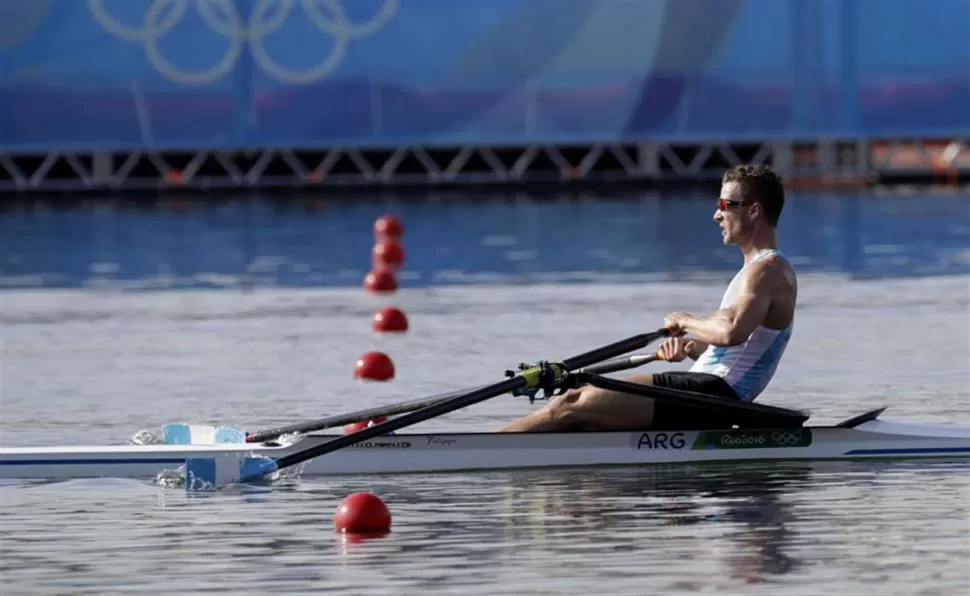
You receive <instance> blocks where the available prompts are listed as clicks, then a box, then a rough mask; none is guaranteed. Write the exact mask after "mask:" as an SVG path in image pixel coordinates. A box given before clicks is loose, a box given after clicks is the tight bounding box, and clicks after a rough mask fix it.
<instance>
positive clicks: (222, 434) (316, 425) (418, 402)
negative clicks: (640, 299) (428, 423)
mask: <svg viewBox="0 0 970 596" xmlns="http://www.w3.org/2000/svg"><path fill="white" fill-rule="evenodd" d="M658 359H660V354H659V353H657V354H650V355H645V354H634V355H633V356H625V357H623V358H617V359H615V360H610V361H608V362H602V363H599V364H594V365H592V366H588V367H586V368H584V369H582V372H591V373H596V374H600V375H605V374H607V373H611V372H616V371H620V370H626V369H629V368H636V367H638V366H643V365H644V364H649V363H651V362H653V361H655V360H658ZM481 388H482V387H481V386H480V387H475V388H474V389H462V390H459V391H451V392H448V393H442V394H439V395H432V396H430V397H422V398H420V399H415V400H411V401H406V402H401V403H396V404H389V405H386V406H376V407H373V408H368V409H366V410H358V411H356V412H351V413H349V414H339V415H337V416H330V417H328V418H322V419H319V420H312V421H309V422H300V423H297V424H291V425H289V426H280V427H277V428H270V429H266V430H257V431H253V432H248V433H247V432H246V431H244V430H239V429H235V428H230V427H227V426H219V427H213V426H208V425H203V424H185V423H181V422H179V423H172V424H163V425H162V443H164V444H167V445H189V444H197V445H198V444H205V445H211V444H214V443H262V442H265V441H272V440H274V439H278V438H279V437H281V436H283V435H288V434H292V433H300V434H303V433H308V432H314V431H318V430H325V429H328V428H334V427H337V426H343V425H345V424H354V423H356V422H363V421H365V420H371V419H374V418H386V417H390V416H397V415H398V414H407V413H408V412H414V411H415V410H420V409H421V408H425V407H427V406H432V405H434V404H437V403H440V402H442V401H446V400H449V399H452V398H454V397H457V396H459V395H462V394H464V393H467V392H469V391H473V390H475V389H481Z"/></svg>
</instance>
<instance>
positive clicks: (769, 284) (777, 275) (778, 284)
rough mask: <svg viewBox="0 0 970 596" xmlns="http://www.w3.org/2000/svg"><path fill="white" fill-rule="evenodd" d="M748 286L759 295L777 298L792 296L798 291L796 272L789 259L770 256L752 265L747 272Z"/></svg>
mask: <svg viewBox="0 0 970 596" xmlns="http://www.w3.org/2000/svg"><path fill="white" fill-rule="evenodd" d="M745 277H746V278H747V279H746V284H745V285H746V286H748V288H749V291H752V292H754V293H757V294H770V295H772V296H775V297H781V296H786V295H791V294H793V293H794V292H795V291H796V287H797V286H796V284H797V281H796V279H795V270H794V269H793V268H792V266H791V264H790V263H789V262H788V260H787V259H785V258H784V257H782V256H780V255H770V256H768V257H765V258H763V259H761V260H759V261H758V262H756V263H752V264H751V267H748V268H747V271H745Z"/></svg>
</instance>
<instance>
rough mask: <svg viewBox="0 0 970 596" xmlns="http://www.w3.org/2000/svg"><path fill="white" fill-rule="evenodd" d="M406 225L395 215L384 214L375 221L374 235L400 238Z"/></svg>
mask: <svg viewBox="0 0 970 596" xmlns="http://www.w3.org/2000/svg"><path fill="white" fill-rule="evenodd" d="M403 233H404V226H402V225H401V222H399V221H398V220H397V218H396V217H394V216H393V215H382V216H380V217H378V218H377V221H375V222H374V235H375V236H377V237H378V238H400V237H401V234H403Z"/></svg>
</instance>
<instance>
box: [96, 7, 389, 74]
mask: <svg viewBox="0 0 970 596" xmlns="http://www.w3.org/2000/svg"><path fill="white" fill-rule="evenodd" d="M298 1H299V4H300V6H301V7H302V8H303V12H304V14H305V15H306V18H307V21H308V22H309V23H310V24H311V25H313V26H314V27H315V28H316V29H317V30H319V31H320V32H321V33H323V34H325V35H328V36H329V37H330V38H331V42H332V47H331V49H330V53H329V55H327V57H325V58H324V59H323V60H321V61H320V62H319V63H318V64H317V65H316V66H313V67H310V68H307V69H302V70H300V69H290V68H286V67H284V66H282V65H281V64H280V63H279V62H277V61H276V60H275V59H274V58H273V57H271V56H270V55H269V52H268V51H267V50H266V47H265V46H264V41H265V40H266V38H268V37H269V36H271V35H273V34H275V33H277V32H279V31H280V29H282V27H283V25H284V23H285V22H286V21H287V19H288V18H289V17H290V13H292V12H293V11H294V5H295V4H296V3H297V2H298ZM191 2H194V4H195V8H196V10H197V12H198V13H199V16H200V17H201V18H202V21H203V22H205V24H206V25H207V26H208V27H209V29H211V30H212V31H213V32H214V33H215V34H217V35H220V36H222V37H225V38H227V39H228V40H229V46H228V47H227V48H226V51H225V54H223V56H222V58H221V59H219V60H218V61H217V62H216V63H215V64H213V65H212V66H211V67H209V68H207V69H204V70H197V71H190V70H184V69H181V68H179V67H178V66H176V65H175V64H172V62H171V61H170V60H169V59H168V58H166V57H165V56H164V55H162V51H161V49H160V47H159V43H160V41H161V40H162V39H163V38H164V37H165V36H166V35H167V34H169V33H170V32H171V31H172V29H174V28H175V27H176V25H178V24H179V23H180V22H181V21H182V19H183V18H184V17H185V15H186V13H187V12H188V10H189V4H190V3H191ZM341 2H342V0H256V1H255V3H254V4H253V9H252V13H251V14H250V15H249V18H248V22H247V19H246V18H245V16H244V15H242V14H240V11H239V9H238V8H237V6H236V2H235V1H234V0H151V2H150V4H149V5H148V10H146V11H145V16H144V18H143V19H142V24H141V26H139V27H132V26H129V25H126V24H124V23H121V22H119V21H118V20H117V19H116V18H115V17H114V16H112V15H111V13H110V12H109V11H108V10H107V9H106V8H105V6H104V0H88V7H89V8H90V10H91V14H92V16H94V20H95V21H97V23H98V24H99V25H101V27H103V28H104V30H105V31H107V32H109V33H111V34H112V35H114V36H115V37H117V38H118V39H122V40H125V41H132V42H137V43H140V44H142V45H143V46H144V50H145V57H146V58H148V61H149V62H150V63H151V64H152V66H153V67H154V68H155V70H157V71H158V72H159V73H160V74H161V75H162V76H164V77H165V78H166V79H168V80H170V81H172V82H174V83H181V84H183V85H206V84H208V83H212V82H214V81H217V80H219V79H221V78H223V77H225V76H226V75H228V74H229V73H231V72H232V69H233V68H234V67H235V66H236V64H237V63H238V61H239V57H240V56H241V55H242V52H243V49H244V46H245V45H246V44H247V43H248V45H249V49H250V52H251V53H252V56H253V59H254V61H255V62H256V64H258V65H259V67H260V68H262V69H263V71H264V72H266V73H267V74H269V75H270V76H272V77H274V78H275V79H277V80H278V81H281V82H284V83H292V84H307V83H312V82H316V81H319V80H321V79H323V78H325V77H327V76H328V75H329V74H330V73H331V72H333V71H334V69H335V68H336V67H337V66H338V65H339V64H340V63H341V62H342V61H343V59H344V57H345V56H346V54H347V48H348V46H349V45H350V42H351V41H352V40H355V39H360V38H363V37H367V36H370V35H373V34H374V33H376V32H377V31H379V30H380V29H381V28H382V27H384V25H386V24H387V23H388V22H389V21H390V20H391V18H393V17H394V15H395V13H396V12H397V8H398V0H381V7H380V10H378V11H377V14H376V15H374V16H373V17H372V18H370V19H369V20H367V21H364V22H361V23H353V22H351V21H350V19H349V18H348V17H347V13H346V11H345V10H344V8H343V5H342V4H341Z"/></svg>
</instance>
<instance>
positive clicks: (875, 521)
mask: <svg viewBox="0 0 970 596" xmlns="http://www.w3.org/2000/svg"><path fill="white" fill-rule="evenodd" d="M801 199H802V200H800V201H795V202H793V204H792V210H791V214H797V215H798V217H792V221H791V222H789V224H788V228H786V229H785V230H784V233H786V234H788V237H789V238H791V241H790V243H789V242H786V243H785V246H783V248H785V249H787V251H788V253H789V254H790V255H791V256H792V258H793V259H795V260H796V262H798V263H799V264H800V270H801V271H802V272H803V277H802V289H801V290H802V296H801V301H800V302H801V304H800V312H799V315H798V322H797V329H796V334H795V338H794V340H793V343H792V345H791V347H790V349H789V353H788V355H787V356H786V361H785V363H784V364H783V366H782V368H781V370H780V371H779V373H778V375H777V376H776V380H775V382H774V383H773V385H772V387H770V388H769V391H768V392H767V393H766V394H765V395H764V396H763V397H762V398H761V401H763V402H764V403H772V404H778V405H783V406H790V407H798V408H807V409H809V410H811V411H812V412H813V422H814V423H818V424H825V423H831V422H834V421H837V420H839V419H842V418H845V417H848V416H851V415H853V414H856V413H859V412H862V411H864V410H866V409H869V408H872V407H877V406H881V405H889V406H890V408H889V410H888V411H887V414H886V415H887V417H892V418H900V419H912V420H919V421H930V422H943V423H951V422H960V423H964V424H970V401H968V399H967V398H968V397H970V270H968V268H970V256H968V252H970V211H968V203H967V202H966V197H963V198H962V199H961V198H960V197H947V196H936V197H934V196H926V197H906V198H890V197H882V198H875V197H846V196H833V197H801ZM388 210H390V211H394V212H395V213H398V214H399V215H401V217H402V220H403V221H404V223H405V225H406V226H407V232H406V236H405V248H406V249H407V250H408V271H407V272H406V274H405V275H404V285H405V288H406V289H404V290H403V291H401V292H399V293H397V294H396V295H394V296H393V297H385V298H381V297H375V296H372V295H368V294H366V293H365V292H363V291H362V290H361V289H359V287H358V285H359V282H360V278H361V276H362V275H363V272H364V271H366V268H367V266H368V260H369V248H370V243H371V237H370V224H371V222H372V221H373V219H374V217H376V216H377V215H378V214H380V213H382V212H384V211H388ZM710 215H711V213H710V209H709V201H708V202H702V201H691V200H682V201H664V200H661V199H658V198H656V197H646V198H644V199H642V200H632V201H630V200H628V201H622V202H621V201H617V202H605V203H593V202H558V203H540V204H536V203H522V202H513V203H510V204H504V203H494V202H493V203H488V204H485V205H479V206H475V205H474V204H471V203H461V204H449V205H447V206H440V207H435V206H433V205H429V204H417V205H403V204H397V205H359V206H344V205H337V204H326V203H323V204H317V205H315V206H313V208H312V210H309V211H308V210H307V207H306V206H304V208H301V209H291V208H285V207H280V206H271V205H270V206H267V205H265V204H259V203H245V204H238V203H230V204H224V205H221V206H209V207H206V208H199V207H184V206H183V207H178V206H174V207H173V206H172V205H167V206H155V207H152V208H150V209H143V210H140V211H136V210H134V209H127V210H120V211H119V210H117V209H114V208H111V207H106V206H101V207H97V208H94V207H86V208H84V209H77V210H57V209H48V208H41V209H38V210H35V211H34V212H32V213H27V212H24V211H23V210H20V211H16V212H15V211H8V212H7V213H5V214H3V216H2V217H0V224H2V228H0V234H2V238H3V242H4V244H3V252H2V254H0V259H2V260H0V279H2V280H3V282H4V283H5V284H6V285H7V286H9V287H10V289H7V290H5V291H4V292H2V293H0V324H2V337H0V338H2V342H3V343H2V350H0V354H2V359H3V360H2V368H0V370H2V373H3V377H2V393H0V396H2V401H0V433H2V435H0V442H2V444H3V445H25V444H33V445H40V444H69V443H80V442H86V443H98V442H112V443H123V442H125V441H127V439H128V438H129V437H130V435H131V434H132V433H133V432H134V431H136V430H138V429H140V428H150V427H157V425H159V424H161V423H163V422H168V421H174V420H193V421H209V422H220V423H226V424H233V425H238V426H244V427H259V428H262V427H266V426H272V425H275V424H279V423H287V422H293V421H296V420H300V419H303V418H306V417H317V416H320V415H325V414H328V413H337V412H342V411H349V410H354V409H358V408H360V407H366V406H371V405H376V404H380V403H388V402H392V401H397V400H403V399H411V398H414V397H417V396H420V395H425V394H432V393H438V392H440V391H445V390H449V389H453V388H460V387H466V386H473V385H477V384H479V383H483V382H486V383H487V382H490V381H493V380H497V379H500V378H501V376H502V371H504V370H505V369H506V368H509V367H510V366H514V365H515V364H517V363H518V362H520V361H526V360H536V359H539V358H545V357H564V356H570V355H573V354H575V353H579V352H582V351H585V350H587V349H590V348H593V347H596V346H598V345H601V344H604V343H608V342H611V341H615V340H617V339H621V338H623V337H627V336H629V335H632V334H634V333H638V332H641V331H643V330H644V329H652V328H654V327H656V326H658V325H659V324H660V322H661V321H662V317H663V315H664V314H665V313H667V312H668V311H670V310H675V309H676V310H693V311H705V310H709V309H710V308H712V307H713V306H714V305H715V304H716V302H717V300H718V299H719V298H720V294H721V292H722V291H723V287H724V284H725V283H726V281H727V279H728V278H729V277H730V275H731V274H732V272H733V268H734V267H735V266H736V264H737V256H736V254H735V253H734V252H733V250H732V249H723V248H721V247H719V246H718V244H717V241H718V239H717V237H716V230H715V229H714V228H713V224H711V223H710V220H709V218H710ZM796 223H797V224H798V225H796ZM553 225H555V226H559V225H562V226H563V227H561V228H559V229H557V230H555V231H550V230H548V229H547V227H548V226H553ZM604 230H609V232H604ZM562 280H573V281H577V280H578V281H581V282H587V283H572V284H563V283H553V282H554V281H562ZM591 281H595V282H596V283H588V282H591ZM446 282H447V285H446ZM472 282H475V283H474V284H472ZM470 284H471V285H470ZM160 286H162V287H166V288H168V289H166V290H165V291H131V290H130V288H145V287H160ZM125 288H127V290H126V289H125ZM391 303H393V304H396V305H398V306H400V307H402V308H403V309H404V310H405V311H406V312H407V313H408V315H409V316H410V318H411V324H412V330H411V331H410V332H409V333H408V334H406V335H404V336H400V337H382V336H376V335H373V334H372V333H371V332H370V318H371V315H372V314H373V312H374V310H375V309H376V308H377V307H378V306H380V305H384V304H391ZM374 349H381V350H385V351H387V352H388V353H389V354H390V355H391V357H392V358H393V359H394V362H395V364H396V365H397V369H398V375H397V378H396V379H395V380H393V381H391V382H389V383H383V384H373V383H372V384H360V383H356V382H354V381H353V379H352V378H351V370H352V366H353V362H354V360H355V359H356V357H357V356H358V355H359V354H360V353H362V352H365V351H368V350H374ZM678 368H680V366H678ZM532 407H533V406H530V405H529V404H528V402H526V401H523V400H517V399H514V398H508V397H505V398H497V399H495V400H491V401H489V402H485V403H484V404H480V405H477V406H474V407H472V408H469V409H467V410H463V411H459V412H456V413H453V414H451V415H449V416H447V417H445V418H442V419H439V420H434V421H429V422H426V423H424V424H422V425H419V426H418V427H415V429H416V430H417V429H422V428H424V429H434V428H436V429H451V430H461V429H478V430H481V429H488V428H493V427H496V426H499V425H500V424H502V423H504V422H505V421H507V420H509V419H510V418H512V417H514V416H518V415H521V414H523V413H525V412H527V411H529V410H530V409H531V408H532ZM356 490H373V491H375V492H377V493H378V494H380V495H381V496H382V497H383V498H384V499H385V501H386V502H387V503H388V505H389V507H390V508H391V511H392V514H393V516H394V529H393V531H392V532H391V534H389V535H388V536H386V537H384V538H379V539H373V540H366V541H362V542H353V541H348V540H345V539H343V538H341V537H340V536H338V535H336V534H335V533H334V532H333V531H332V514H333V511H334V509H335V508H336V506H337V503H338V502H339V501H340V499H341V498H343V497H344V496H345V495H346V494H348V493H349V492H353V491H356ZM0 531H2V535H0V593H2V594H4V595H6V594H109V593H150V592H158V591H167V592H169V593H186V594H189V593H202V592H219V591H222V592H234V593H243V594H265V593H327V592H331V593H347V594H410V593H432V594H433V593H457V592H462V593H466V594H468V593H473V594H590V593H598V594H604V595H607V594H638V595H639V594H648V593H664V594H679V593H684V594H686V593H698V592H700V593H717V594H723V595H727V594H829V593H839V592H841V593H851V594H873V593H879V594H901V595H903V594H905V595H911V594H927V595H930V594H934V595H935V594H946V595H954V596H956V595H964V594H967V593H968V591H970V567H968V565H967V561H968V559H970V465H968V464H957V463H952V462H949V463H948V462H941V463H936V464H932V465H929V464H925V463H924V464H920V465H914V464H910V463H892V464H886V463H880V464H872V463H826V464H812V465H801V464H787V465H783V466H774V465H773V466H765V465H749V466H740V467H739V466H734V467H724V466H679V467H653V468H643V469H622V470H598V471H597V470H569V471H556V472H535V471H530V472H519V473H492V474H474V475H431V476H401V477H390V476H388V477H379V478H369V477H368V478H340V479H334V480H329V481H322V480H319V479H305V480H303V481H301V482H298V483H296V484H289V485H284V486H277V487H273V488H271V489H265V488H249V489H246V490H234V491H229V492H224V493H220V494H213V495H202V496H191V497H190V496H187V495H185V494H184V493H183V492H181V491H179V490H165V489H160V488H156V487H153V486H150V485H147V484H144V483H140V482H136V481H123V480H108V479H104V480H94V481H75V482H65V483H46V484H45V483H40V484H23V483H8V484H6V485H4V486H0Z"/></svg>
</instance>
